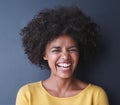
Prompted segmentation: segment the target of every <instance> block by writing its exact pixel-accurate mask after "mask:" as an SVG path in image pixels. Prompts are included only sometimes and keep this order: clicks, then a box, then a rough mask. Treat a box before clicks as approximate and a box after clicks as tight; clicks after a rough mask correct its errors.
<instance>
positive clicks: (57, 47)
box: [50, 46, 61, 49]
mask: <svg viewBox="0 0 120 105" xmlns="http://www.w3.org/2000/svg"><path fill="white" fill-rule="evenodd" d="M50 49H61V47H59V46H54V47H52V48H50Z"/></svg>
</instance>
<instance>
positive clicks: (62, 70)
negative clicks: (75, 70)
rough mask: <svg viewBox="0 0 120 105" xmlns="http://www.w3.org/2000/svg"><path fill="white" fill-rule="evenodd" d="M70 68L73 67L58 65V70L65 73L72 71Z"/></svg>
mask: <svg viewBox="0 0 120 105" xmlns="http://www.w3.org/2000/svg"><path fill="white" fill-rule="evenodd" d="M70 69H71V68H70V67H67V68H64V67H57V70H58V71H61V72H63V73H68V72H70V71H71V70H70Z"/></svg>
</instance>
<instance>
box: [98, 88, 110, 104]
mask: <svg viewBox="0 0 120 105" xmlns="http://www.w3.org/2000/svg"><path fill="white" fill-rule="evenodd" d="M97 105H109V101H108V97H107V94H106V92H105V91H104V90H103V89H101V91H100V92H99V94H98V104H97Z"/></svg>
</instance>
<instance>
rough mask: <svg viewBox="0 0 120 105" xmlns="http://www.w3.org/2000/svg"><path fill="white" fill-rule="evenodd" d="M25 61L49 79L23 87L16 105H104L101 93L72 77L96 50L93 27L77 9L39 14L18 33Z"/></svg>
mask: <svg viewBox="0 0 120 105" xmlns="http://www.w3.org/2000/svg"><path fill="white" fill-rule="evenodd" d="M21 35H22V41H23V46H24V48H25V53H26V54H27V55H28V59H29V60H30V61H31V62H32V63H33V64H35V65H37V66H39V67H40V68H42V69H46V68H47V69H49V70H50V71H51V74H50V77H49V78H48V79H46V80H42V81H39V82H35V83H30V84H27V85H25V86H23V87H22V88H21V89H20V90H19V92H18V94H17V99H16V105H108V99H107V95H106V93H105V91H104V90H103V89H102V88H101V87H99V86H96V85H93V84H91V83H85V82H83V81H81V80H79V79H77V78H76V77H75V75H74V72H75V71H76V68H78V65H79V64H80V65H81V64H84V63H85V62H86V61H87V58H89V56H91V55H93V54H94V52H95V49H96V48H97V36H98V32H97V25H96V24H95V23H93V22H92V21H91V20H90V18H88V17H87V16H86V15H85V14H84V13H83V12H82V11H80V10H79V8H77V7H70V8H67V7H60V8H56V9H44V10H43V11H40V13H38V14H37V15H36V16H35V17H34V18H33V19H32V20H31V21H30V22H29V23H28V25H27V26H26V27H24V28H23V29H22V31H21Z"/></svg>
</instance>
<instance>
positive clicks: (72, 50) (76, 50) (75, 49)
mask: <svg viewBox="0 0 120 105" xmlns="http://www.w3.org/2000/svg"><path fill="white" fill-rule="evenodd" d="M68 50H69V51H71V52H79V49H78V48H77V47H75V46H73V47H70V48H69V49H68Z"/></svg>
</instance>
